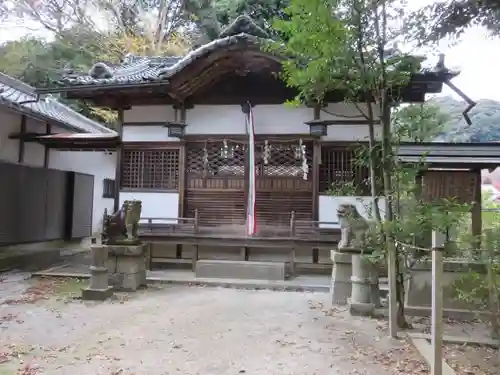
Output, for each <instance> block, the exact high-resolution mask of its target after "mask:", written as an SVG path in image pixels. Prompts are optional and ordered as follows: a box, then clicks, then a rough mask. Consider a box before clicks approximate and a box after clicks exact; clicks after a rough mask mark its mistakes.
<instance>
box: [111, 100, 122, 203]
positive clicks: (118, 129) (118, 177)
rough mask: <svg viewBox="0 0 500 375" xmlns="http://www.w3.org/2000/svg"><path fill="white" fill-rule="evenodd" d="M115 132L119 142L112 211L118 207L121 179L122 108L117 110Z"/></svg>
mask: <svg viewBox="0 0 500 375" xmlns="http://www.w3.org/2000/svg"><path fill="white" fill-rule="evenodd" d="M116 132H117V133H118V135H119V136H120V144H119V145H118V146H116V168H115V200H114V205H113V209H114V212H116V211H118V209H119V208H120V189H121V185H122V183H121V180H122V166H123V145H122V143H121V141H123V109H119V111H118V123H117V127H116Z"/></svg>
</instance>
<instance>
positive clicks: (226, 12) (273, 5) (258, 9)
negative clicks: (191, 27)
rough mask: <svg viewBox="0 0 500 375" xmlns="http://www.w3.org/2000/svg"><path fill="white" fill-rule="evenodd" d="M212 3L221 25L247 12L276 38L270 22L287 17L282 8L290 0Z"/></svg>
mask: <svg viewBox="0 0 500 375" xmlns="http://www.w3.org/2000/svg"><path fill="white" fill-rule="evenodd" d="M214 5H215V10H216V14H217V20H218V21H219V23H220V25H221V26H222V27H226V26H228V25H229V24H230V23H231V22H232V21H233V20H234V19H236V18H237V17H238V16H239V15H241V14H247V15H248V16H249V17H250V18H251V19H252V20H253V21H254V22H255V23H256V24H257V25H258V26H259V27H261V28H262V29H263V30H265V31H266V32H267V33H268V34H269V35H271V36H272V37H275V38H278V37H279V35H278V32H277V30H275V29H274V28H273V27H272V22H273V20H274V19H281V20H286V19H287V15H286V14H285V11H284V10H285V9H286V8H287V7H288V6H289V5H290V0H216V1H215V4H214Z"/></svg>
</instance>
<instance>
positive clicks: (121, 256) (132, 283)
mask: <svg viewBox="0 0 500 375" xmlns="http://www.w3.org/2000/svg"><path fill="white" fill-rule="evenodd" d="M102 247H104V248H106V249H107V251H108V254H109V258H108V269H109V271H108V272H109V283H110V284H111V285H112V286H113V287H114V288H115V290H121V291H129V292H135V291H136V290H137V289H139V288H140V287H141V286H145V285H146V262H145V257H146V249H147V245H146V244H140V245H102Z"/></svg>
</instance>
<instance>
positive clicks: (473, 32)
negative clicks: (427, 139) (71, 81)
mask: <svg viewBox="0 0 500 375" xmlns="http://www.w3.org/2000/svg"><path fill="white" fill-rule="evenodd" d="M26 27H29V25H26V24H24V25H6V24H4V25H2V26H1V27H0V35H1V36H0V42H2V41H6V40H13V39H18V38H21V37H22V36H25V35H36V36H45V37H48V36H49V35H48V34H47V33H46V32H40V31H38V32H34V30H33V28H34V27H32V28H31V29H29V30H28V29H27V28H26ZM438 52H443V53H444V54H445V55H446V59H445V63H446V66H447V67H449V68H456V69H459V70H460V71H461V74H460V75H459V76H458V77H457V78H455V79H454V80H453V83H454V84H455V85H456V86H457V87H458V88H460V89H461V90H462V91H464V92H465V94H467V95H468V96H470V97H471V98H472V99H473V100H479V99H494V100H498V101H500V89H499V87H500V73H499V70H498V66H497V64H498V62H499V61H500V38H496V39H495V38H490V37H488V36H487V34H486V32H485V30H484V29H481V28H471V29H469V30H468V31H467V32H466V33H465V34H464V35H463V36H462V37H461V38H460V42H459V43H457V44H455V45H453V46H449V45H447V43H442V44H441V45H440V46H439V48H438ZM443 95H453V96H455V97H456V95H454V94H453V93H452V91H451V90H450V89H449V88H448V87H445V88H444V90H443Z"/></svg>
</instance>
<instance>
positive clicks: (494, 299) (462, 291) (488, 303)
mask: <svg viewBox="0 0 500 375" xmlns="http://www.w3.org/2000/svg"><path fill="white" fill-rule="evenodd" d="M481 242H482V244H483V245H484V246H483V249H482V251H481V256H480V260H481V263H482V264H484V266H485V269H486V275H485V273H484V271H483V272H478V270H477V269H476V268H475V269H470V270H469V272H467V273H466V274H464V275H463V276H461V277H460V278H459V279H458V280H457V281H455V283H454V284H453V287H454V292H455V298H456V299H458V300H461V301H464V302H466V303H467V304H470V305H472V306H478V307H479V308H482V309H485V310H486V311H488V312H489V313H490V317H489V321H490V324H491V328H492V335H493V337H495V338H497V339H500V303H499V301H500V225H499V223H498V222H496V223H495V224H494V229H489V230H487V233H485V235H483V236H482V241H481ZM474 252H475V253H477V252H478V251H477V250H476V251H474Z"/></svg>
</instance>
